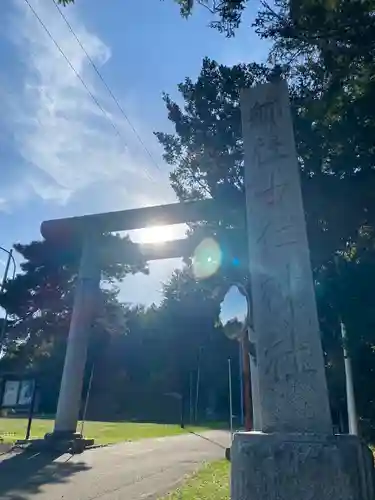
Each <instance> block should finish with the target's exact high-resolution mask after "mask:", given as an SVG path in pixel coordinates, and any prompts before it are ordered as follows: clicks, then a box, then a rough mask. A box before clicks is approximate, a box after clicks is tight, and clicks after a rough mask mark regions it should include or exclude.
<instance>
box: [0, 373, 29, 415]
mask: <svg viewBox="0 0 375 500" xmlns="http://www.w3.org/2000/svg"><path fill="white" fill-rule="evenodd" d="M34 387H35V380H33V379H25V378H24V379H21V380H14V379H13V380H12V379H10V380H5V382H4V388H3V396H2V400H1V407H2V408H20V409H22V408H25V407H29V406H30V405H31V403H32V399H33V392H34Z"/></svg>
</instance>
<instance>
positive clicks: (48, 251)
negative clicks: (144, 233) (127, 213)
mask: <svg viewBox="0 0 375 500" xmlns="http://www.w3.org/2000/svg"><path fill="white" fill-rule="evenodd" d="M14 248H15V250H16V251H17V252H18V253H19V255H20V256H22V258H23V259H24V261H23V262H22V263H21V269H22V273H20V274H18V275H17V276H16V278H15V279H14V280H12V281H8V283H7V284H6V289H5V293H4V294H3V295H2V296H1V297H0V304H1V306H2V307H3V308H4V309H5V310H6V311H7V313H8V315H9V318H10V319H11V322H10V324H9V325H8V327H7V328H6V337H5V339H3V341H4V345H5V348H6V355H5V357H4V358H3V359H2V362H1V363H2V367H3V370H4V369H7V370H11V369H12V370H18V371H19V370H22V371H25V370H33V371H35V372H37V373H39V375H40V377H41V378H42V379H43V381H44V382H45V383H46V384H47V385H48V387H49V388H50V389H51V390H46V393H48V394H47V395H46V394H45V397H46V398H47V400H51V401H52V400H55V399H56V396H57V393H58V386H59V381H60V379H61V370H62V366H63V361H64V356H65V347H66V340H67V334H68V331H69V323H70V317H71V312H72V305H73V298H74V289H75V283H76V280H77V273H78V267H79V259H80V252H81V244H80V242H78V241H76V242H72V244H71V245H69V246H64V245H63V244H62V243H61V242H56V243H51V242H48V241H35V242H32V243H30V244H27V245H22V244H16V245H14ZM115 255H117V256H118V255H122V256H123V261H122V262H118V260H116V259H115V258H114V257H115ZM100 256H101V268H102V278H103V285H104V286H103V287H102V288H101V289H100V291H99V295H98V303H97V307H96V311H97V316H96V318H95V322H94V325H93V331H92V336H91V347H90V352H89V364H90V357H93V356H95V352H97V351H100V350H102V349H103V343H104V342H106V341H108V338H109V337H110V336H111V335H114V334H116V333H119V332H123V331H124V330H125V329H126V312H127V310H126V307H125V306H124V305H123V304H121V303H120V302H119V301H118V298H117V296H118V290H117V289H116V287H115V285H114V282H115V280H120V281H121V280H122V279H123V278H124V277H125V276H126V274H128V273H132V272H138V271H144V272H145V271H146V267H145V263H144V262H143V260H142V257H141V255H140V254H139V252H138V249H137V247H135V246H134V245H133V244H132V243H131V242H130V240H129V239H128V238H125V239H122V238H120V237H118V236H113V235H106V236H104V237H103V239H102V242H101V247H100ZM52 388H53V390H52ZM45 400H46V399H45Z"/></svg>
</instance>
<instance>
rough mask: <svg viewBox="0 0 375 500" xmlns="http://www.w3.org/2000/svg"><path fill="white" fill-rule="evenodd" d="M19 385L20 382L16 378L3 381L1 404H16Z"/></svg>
mask: <svg viewBox="0 0 375 500" xmlns="http://www.w3.org/2000/svg"><path fill="white" fill-rule="evenodd" d="M19 386H20V382H19V381H18V380H7V381H6V382H5V389H4V395H3V403H2V406H16V404H17V397H18V389H19Z"/></svg>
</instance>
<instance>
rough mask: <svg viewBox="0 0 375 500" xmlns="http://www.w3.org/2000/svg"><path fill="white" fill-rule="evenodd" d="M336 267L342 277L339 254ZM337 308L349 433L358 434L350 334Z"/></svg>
mask: <svg viewBox="0 0 375 500" xmlns="http://www.w3.org/2000/svg"><path fill="white" fill-rule="evenodd" d="M335 268H336V277H337V279H340V277H341V273H340V268H339V258H338V256H336V257H335ZM337 308H338V314H339V322H340V331H341V341H342V352H343V355H344V369H345V390H346V405H347V411H348V427H349V434H352V435H354V436H358V417H357V408H356V403H355V394H354V382H353V369H352V360H351V357H350V354H349V352H348V348H347V344H348V336H347V331H346V326H345V323H344V321H343V319H342V316H341V311H340V309H341V308H340V306H338V307H337Z"/></svg>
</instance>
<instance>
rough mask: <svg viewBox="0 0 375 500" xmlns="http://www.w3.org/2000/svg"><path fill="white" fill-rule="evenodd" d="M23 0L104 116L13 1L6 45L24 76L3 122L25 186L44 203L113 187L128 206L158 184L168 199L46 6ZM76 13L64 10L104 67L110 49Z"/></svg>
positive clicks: (38, 1) (60, 23)
mask: <svg viewBox="0 0 375 500" xmlns="http://www.w3.org/2000/svg"><path fill="white" fill-rule="evenodd" d="M29 1H30V4H31V6H32V7H33V9H35V12H37V14H38V15H39V16H40V18H41V19H42V21H43V23H44V24H45V26H46V27H47V28H48V30H49V31H50V33H51V34H52V36H53V38H54V39H55V40H56V41H57V43H58V45H59V46H60V47H61V49H62V51H63V52H64V54H66V56H67V58H68V59H69V61H70V62H71V64H72V65H73V67H74V68H75V70H76V71H77V72H78V73H79V75H80V76H81V77H82V79H83V80H84V81H85V83H86V84H87V86H88V87H89V91H90V93H91V94H92V95H93V96H94V97H95V99H97V100H98V101H99V102H100V104H101V105H102V107H103V108H104V110H105V113H103V112H102V111H101V110H100V109H99V108H98V106H97V105H96V104H95V102H94V101H93V99H92V97H91V96H90V95H89V92H88V91H87V90H86V89H85V88H84V86H83V85H82V83H81V82H80V80H79V79H78V78H77V76H76V75H75V74H74V72H73V71H72V69H71V68H70V67H69V65H68V63H67V61H66V60H65V59H64V57H63V55H62V54H61V53H60V52H59V50H58V49H57V48H56V46H55V44H54V43H53V41H52V40H51V38H50V37H49V36H48V34H47V33H46V32H45V30H44V29H43V27H42V26H41V24H40V23H39V21H38V19H37V18H36V16H35V15H34V14H33V12H32V11H31V9H30V8H29V7H28V5H27V3H26V2H25V1H24V0H13V3H14V7H15V9H14V14H13V16H12V23H11V24H12V27H11V32H12V33H14V35H12V41H13V43H14V44H15V46H16V47H17V53H18V57H20V58H21V59H22V63H23V70H24V71H23V86H22V91H21V95H20V96H17V98H16V104H14V103H13V110H12V117H13V119H12V120H11V122H10V123H11V125H12V126H13V133H14V138H15V144H16V145H17V148H18V151H19V153H20V154H21V156H22V158H23V160H24V161H25V162H26V163H27V165H28V167H29V168H28V169H26V170H24V175H23V177H24V180H26V181H27V183H28V186H29V188H30V189H32V190H33V192H35V193H37V194H38V195H39V196H42V197H43V198H44V199H47V200H51V201H57V202H62V203H64V202H66V201H67V200H69V199H71V198H72V196H74V195H76V194H77V192H81V191H82V192H84V193H85V194H86V195H89V192H88V190H89V188H90V186H97V185H98V184H100V183H104V184H105V185H107V186H108V185H110V184H111V183H113V185H114V186H116V191H119V190H120V192H121V197H122V198H124V194H125V192H126V193H127V194H128V197H129V199H133V200H136V199H138V198H137V197H139V199H142V200H144V199H145V198H146V199H148V198H149V197H150V196H151V199H150V201H151V204H152V193H153V192H155V182H156V183H157V184H158V188H159V189H158V190H156V191H159V192H160V186H162V187H161V190H162V192H163V193H166V196H168V197H170V196H171V193H170V191H169V188H168V187H167V183H166V180H165V176H160V173H159V172H158V171H157V170H156V169H155V168H154V169H153V167H152V166H150V165H149V164H148V161H147V158H146V157H145V154H143V155H142V152H141V151H140V148H139V145H136V139H135V137H134V134H133V133H132V131H131V130H130V128H129V126H128V124H127V123H126V120H125V119H123V117H122V116H121V115H119V114H118V113H117V114H116V112H115V107H114V105H111V103H110V101H109V99H108V95H107V94H106V92H105V89H104V88H102V87H101V83H100V81H99V80H98V79H97V76H96V75H95V74H94V72H93V70H92V68H91V66H90V63H89V61H88V59H87V57H86V55H85V53H84V52H83V51H82V49H81V48H80V47H79V45H78V43H77V41H76V40H75V39H74V37H73V36H72V34H71V33H70V31H69V29H68V28H67V26H66V25H65V23H64V22H63V20H62V19H61V17H60V16H59V14H58V12H57V10H56V9H55V7H54V5H53V3H52V2H51V1H49V2H46V1H45V0H29ZM76 13H77V10H76V9H74V8H72V9H69V21H70V23H71V24H72V25H73V27H74V30H75V32H76V33H77V35H78V37H79V38H80V40H81V42H82V44H83V46H84V47H85V49H86V51H87V52H88V53H89V55H90V57H91V58H92V60H94V61H95V63H96V64H97V66H98V67H103V66H104V65H105V64H106V63H107V62H108V60H109V59H110V57H111V50H110V48H109V47H108V46H107V45H106V44H105V43H104V42H103V41H102V40H101V39H100V38H99V36H97V35H96V34H94V33H90V32H89V31H88V30H87V29H86V27H85V26H84V24H83V22H82V21H81V20H80V19H79V16H78V15H77V14H76ZM111 122H112V123H114V124H115V128H116V129H117V131H119V132H120V136H121V137H119V135H118V134H117V133H116V131H115V130H114V127H113V125H112V124H111ZM150 140H151V141H152V140H153V139H152V136H150ZM146 170H148V173H146ZM151 178H152V179H153V180H150V179H151ZM160 183H162V184H160ZM121 184H122V185H121ZM135 187H136V188H137V189H136V190H135ZM0 194H1V193H0ZM103 196H104V193H103ZM111 196H112V197H113V195H110V197H111ZM113 201H114V202H115V200H113ZM130 204H131V205H134V201H133V203H132V202H130Z"/></svg>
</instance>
